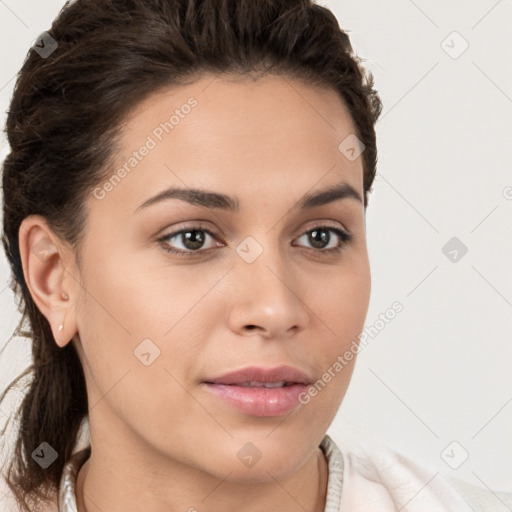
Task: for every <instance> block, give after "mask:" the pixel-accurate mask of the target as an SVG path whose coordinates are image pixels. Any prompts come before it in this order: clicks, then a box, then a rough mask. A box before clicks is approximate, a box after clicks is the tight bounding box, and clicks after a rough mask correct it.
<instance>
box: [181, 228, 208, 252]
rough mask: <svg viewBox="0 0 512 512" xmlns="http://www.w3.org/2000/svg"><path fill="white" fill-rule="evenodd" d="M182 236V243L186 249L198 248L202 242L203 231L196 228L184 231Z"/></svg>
mask: <svg viewBox="0 0 512 512" xmlns="http://www.w3.org/2000/svg"><path fill="white" fill-rule="evenodd" d="M198 233H199V235H198ZM182 236H183V237H184V245H185V247H187V249H199V248H201V246H202V245H203V244H204V235H203V232H202V231H199V230H197V229H194V230H192V231H186V232H185V233H183V234H182Z"/></svg>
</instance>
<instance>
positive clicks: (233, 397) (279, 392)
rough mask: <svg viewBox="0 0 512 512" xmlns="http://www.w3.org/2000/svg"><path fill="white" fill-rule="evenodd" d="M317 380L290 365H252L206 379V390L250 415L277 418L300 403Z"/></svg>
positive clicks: (204, 383)
mask: <svg viewBox="0 0 512 512" xmlns="http://www.w3.org/2000/svg"><path fill="white" fill-rule="evenodd" d="M312 382H313V380H312V379H311V378H310V377H309V376H308V375H306V374H305V373H304V372H301V371H299V370H297V369H296V368H293V367H290V366H280V367H277V368H271V369H266V368H261V367H259V368H258V367H249V368H245V369H242V370H238V371H235V372H231V373H228V374H226V375H224V376H221V377H218V378H213V379H208V380H205V381H203V387H204V390H205V391H207V392H208V393H209V394H211V395H214V396H215V397H216V398H220V399H221V401H222V402H223V403H225V404H227V405H229V406H230V407H234V408H236V409H238V410H239V411H241V412H242V413H244V414H247V415H250V416H260V417H273V416H281V415H283V414H285V413H287V412H290V411H291V410H293V409H294V408H295V407H297V406H299V405H300V403H301V402H300V401H299V397H300V395H301V393H303V392H304V391H306V389H307V387H308V386H309V385H310V384H312Z"/></svg>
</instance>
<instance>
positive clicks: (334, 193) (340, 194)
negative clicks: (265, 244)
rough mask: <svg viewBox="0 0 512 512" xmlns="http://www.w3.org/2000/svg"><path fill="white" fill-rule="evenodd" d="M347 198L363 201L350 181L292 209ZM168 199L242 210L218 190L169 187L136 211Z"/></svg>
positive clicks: (228, 209) (303, 201)
mask: <svg viewBox="0 0 512 512" xmlns="http://www.w3.org/2000/svg"><path fill="white" fill-rule="evenodd" d="M345 198H353V199H356V200H357V201H359V202H360V203H362V202H363V201H362V199H361V195H360V194H359V192H358V191H357V190H356V189H355V188H354V187H352V185H349V184H348V183H341V184H338V185H333V186H331V187H329V188H327V189H324V190H320V191H316V192H312V193H310V194H307V195H305V196H304V197H302V198H301V199H300V201H299V203H298V204H297V205H296V206H295V207H294V208H293V209H292V210H294V211H295V210H305V209H307V208H314V207H317V206H322V205H324V204H328V203H332V202H333V201H338V200H340V199H345ZM167 199H181V200H182V201H186V202H188V203H191V204H194V205H198V206H204V207H205V208H215V209H220V210H226V211H228V212H233V213H238V212H239V211H240V202H239V200H238V198H236V197H231V196H228V195H225V194H219V193H217V192H206V191H204V190H200V189H197V188H168V189H166V190H164V191H162V192H160V193H159V194H157V195H156V196H154V197H151V198H149V199H148V200H147V201H145V202H144V203H142V204H141V205H140V206H139V207H138V208H137V210H136V211H138V210H141V209H144V208H147V207H148V206H151V205H153V204H155V203H159V202H160V201H164V200H167Z"/></svg>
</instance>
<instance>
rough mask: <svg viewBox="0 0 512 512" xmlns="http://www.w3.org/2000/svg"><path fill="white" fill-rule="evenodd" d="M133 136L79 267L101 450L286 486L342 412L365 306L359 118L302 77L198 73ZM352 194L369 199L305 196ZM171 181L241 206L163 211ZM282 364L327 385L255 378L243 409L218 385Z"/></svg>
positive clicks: (131, 124)
mask: <svg viewBox="0 0 512 512" xmlns="http://www.w3.org/2000/svg"><path fill="white" fill-rule="evenodd" d="M124 128H125V129H124V132H123V136H122V139H121V151H120V152H119V153H118V154H117V157H116V162H115V165H114V166H113V168H112V173H111V174H109V177H108V178H107V180H105V181H104V182H102V183H100V184H99V185H98V187H97V188H96V189H95V190H94V191H93V193H92V194H91V196H90V198H89V199H88V202H87V203H86V208H87V213H88V221H87V229H86V233H85V241H84V246H83V252H82V254H81V258H82V262H83V265H82V268H81V269H80V271H79V270H78V269H75V272H76V273H77V275H78V276H79V278H78V279H79V281H80V286H79V287H78V286H77V288H76V297H77V298H76V308H74V315H75V321H76V323H77V330H78V334H77V335H76V336H75V338H74V342H75V343H77V346H78V349H79V351H80V355H81V358H82V359H83V360H84V371H85V374H86V380H87V387H88V395H89V409H90V413H89V418H90V423H91V436H92V441H93V446H94V447H95V448H96V446H98V447H99V449H100V450H108V449H114V447H115V448H120V449H123V448H125V447H127V446H134V447H137V448H135V449H136V450H137V449H138V448H140V447H144V449H145V451H144V450H141V451H140V453H151V454H152V455H153V456H157V457H160V458H162V460H165V459H167V460H171V459H172V460H175V461H179V462H180V463H183V464H186V465H187V466H191V467H193V468H195V469H200V470H202V471H206V472H208V473H209V474H212V475H215V476H218V477H220V478H224V477H225V476H226V475H227V474H228V473H230V475H231V476H230V478H231V479H235V480H236V479H239V480H241V481H242V480H258V479H260V480H261V481H264V480H267V479H270V477H269V476H268V473H267V472H270V473H271V474H272V475H274V476H275V477H278V476H285V475H286V474H288V473H290V472H292V471H293V470H295V469H297V468H298V467H299V466H300V465H301V464H302V463H303V462H304V460H306V458H307V457H308V456H310V455H311V454H312V453H313V452H314V451H315V450H316V449H317V447H318V445H319V443H320V441H321V440H322V438H323V436H324V434H325V432H326V431H327V429H328V427H329V425H330V424H331V422H332V420H333V419H334V417H335V415H336V412H337V410H338V407H339V405H340V403H341V401H342V399H343V397H344V395H345V392H346V389H347V386H348V384H349V381H350V377H351V374H352V371H353V364H354V362H355V358H352V359H350V360H348V358H347V357H344V355H345V354H346V352H347V351H352V354H354V352H355V350H354V346H355V345H354V341H355V342H357V336H358V334H360V333H361V331H362V329H363V326H364V320H365V317H366V313H367V308H368V303H369V296H370V269H369V262H368V254H367V246H366V239H365V211H364V206H363V203H362V202H361V200H359V199H357V197H356V196H357V195H358V196H360V198H363V167H362V166H363V162H362V156H359V157H357V155H358V153H359V151H360V149H359V147H358V146H357V144H355V143H354V140H355V139H354V138H353V137H354V133H355V129H354V124H353V122H352V120H351V118H350V115H349V113H348V110H347V108H346V107H345V105H344V104H343V103H342V101H341V99H340V98H339V97H338V96H337V94H336V93H335V92H334V91H320V90H316V89H313V88H311V87H307V86H305V85H302V84H300V83H298V82H296V81H293V80H291V79H284V78H276V77H266V78H263V79H260V80H257V81H250V80H247V79H246V80H238V81H235V80H227V79H224V78H219V77H217V78H215V77H213V76H203V77H202V78H201V79H200V80H199V81H197V82H195V83H193V84H189V85H186V86H181V87H179V88H175V89H169V90H166V91H165V92H163V93H158V94H155V95H153V96H151V97H149V98H148V99H147V100H145V101H144V102H143V103H142V104H140V105H138V106H137V108H136V109H135V110H134V111H132V113H131V114H130V116H129V117H128V118H127V119H126V123H125V125H124ZM347 137H349V139H347ZM345 139H347V140H345ZM344 141H345V142H344ZM342 143H343V144H342ZM340 144H341V147H340ZM123 170H124V172H123ZM342 186H345V191H347V190H349V188H352V189H353V190H354V191H355V192H356V194H352V195H351V194H350V193H348V194H346V193H345V194H339V195H338V196H337V197H331V199H332V200H331V201H328V202H327V201H317V202H315V201H309V202H308V204H306V205H303V204H302V203H303V202H304V200H305V198H307V197H308V196H311V195H312V194H317V193H318V192H320V191H325V190H326V189H328V188H330V187H342ZM168 189H179V190H187V189H199V190H200V191H201V192H203V193H208V194H220V195H222V196H229V198H231V199H229V200H226V199H223V198H218V197H217V196H208V197H207V199H208V203H201V201H204V198H203V197H202V196H199V195H197V194H196V195H192V196H191V197H192V199H191V200H190V201H187V200H185V196H183V195H182V196H181V199H180V198H178V197H176V196H175V197H171V196H172V194H169V195H168V197H167V198H165V197H163V198H162V199H161V200H158V201H157V200H154V201H151V199H152V198H155V197H156V196H158V195H160V194H162V193H164V191H166V190H168ZM340 196H341V197H340ZM148 201H149V204H148ZM234 206H236V208H235V207H234ZM231 207H233V208H231ZM182 230H183V231H184V233H183V234H181V235H180V234H176V233H177V232H178V231H182ZM337 230H340V231H341V232H348V233H349V234H351V235H352V238H351V240H350V241H346V242H345V241H344V240H345V239H344V237H343V236H342V235H340V234H338V231H337ZM164 237H165V239H164ZM340 245H341V250H339V251H336V247H337V246H340ZM167 249H175V250H177V251H180V250H181V251H184V252H186V254H185V255H179V254H173V253H170V252H168V250H167ZM67 318H69V317H67ZM66 321H68V320H67V319H66ZM351 347H352V348H351ZM341 358H343V361H344V364H341V363H340V362H339V361H340V360H341ZM337 361H338V364H336V362H337ZM280 365H288V366H291V367H294V368H295V369H297V370H299V371H301V372H303V373H304V374H306V375H307V376H308V377H309V379H310V381H311V382H316V381H318V380H320V381H321V382H322V384H320V385H319V384H317V393H316V395H315V394H314V392H313V393H308V392H307V390H308V388H307V387H304V388H302V393H301V394H300V397H299V398H300V399H299V398H297V394H298V393H295V394H294V393H293V392H291V391H290V390H287V391H284V390H283V389H280V390H277V389H273V390H269V391H264V389H263V388H262V387H261V385H256V386H255V387H256V388H258V389H254V388H250V389H248V388H245V390H244V389H242V390H239V392H240V394H239V395H237V396H238V399H236V397H235V398H234V399H233V400H234V401H232V400H228V399H226V398H225V397H223V396H222V393H221V392H219V390H222V389H224V390H226V388H223V387H222V386H219V385H217V386H213V385H210V384H206V382H211V381H212V380H213V379H216V378H218V377H221V376H222V375H224V374H226V373H228V372H233V371H235V370H240V369H244V368H246V367H254V366H256V367H259V368H263V369H265V368H267V369H269V368H270V369H271V368H275V367H277V366H280ZM340 366H341V369H340ZM254 380H258V379H254ZM295 389H299V390H301V388H295ZM227 392H230V396H231V395H233V393H232V392H234V388H233V387H231V389H227ZM284 395H286V396H287V397H288V398H287V399H286V398H283V397H284ZM290 395H291V398H290ZM313 395H314V396H313ZM251 461H252V462H251Z"/></svg>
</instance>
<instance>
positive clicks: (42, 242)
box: [18, 215, 79, 347]
mask: <svg viewBox="0 0 512 512" xmlns="http://www.w3.org/2000/svg"><path fill="white" fill-rule="evenodd" d="M18 235H19V248H20V255H21V263H22V266H23V274H24V277H25V282H26V284H27V287H28V289H29V291H30V294H31V296H32V299H33V300H34V302H35V304H36V306H37V307H38V309H39V311H41V313H42V314H43V315H44V316H45V318H46V319H47V320H48V323H49V324H50V327H51V329H52V332H53V337H54V339H55V342H56V343H57V345H59V346H60V347H64V346H65V345H66V344H67V343H68V342H69V341H70V340H71V339H72V338H73V336H74V335H75V333H76V332H77V322H76V316H75V308H74V304H75V301H76V298H77V297H76V293H77V290H78V287H77V283H79V278H78V276H77V275H76V268H75V265H74V255H73V252H72V250H71V249H70V248H69V247H68V246H65V245H64V244H63V243H62V242H61V241H60V239H59V238H58V237H57V235H55V233H54V232H53V230H52V229H51V228H50V227H49V226H48V223H47V221H46V219H45V218H44V217H42V216H41V215H29V216H28V217H25V219H23V221H22V223H21V225H20V229H19V233H18ZM61 325H62V327H61V328H59V327H60V326H61Z"/></svg>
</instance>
